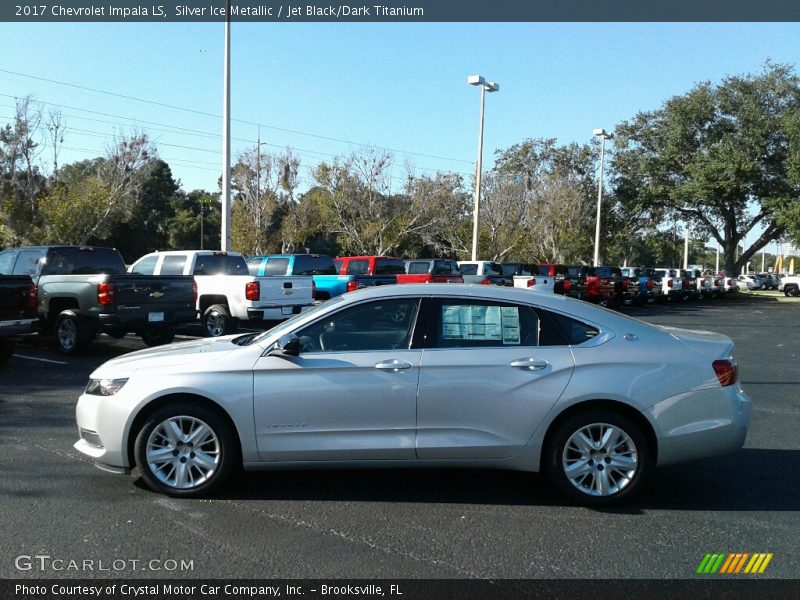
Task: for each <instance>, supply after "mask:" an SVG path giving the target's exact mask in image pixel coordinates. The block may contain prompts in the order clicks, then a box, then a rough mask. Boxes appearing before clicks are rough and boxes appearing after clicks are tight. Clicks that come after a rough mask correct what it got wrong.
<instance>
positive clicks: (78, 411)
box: [74, 389, 131, 472]
mask: <svg viewBox="0 0 800 600" xmlns="http://www.w3.org/2000/svg"><path fill="white" fill-rule="evenodd" d="M124 391H125V390H124V389H123V390H121V391H120V392H119V393H118V394H116V395H114V396H95V395H93V394H83V395H81V397H80V398H79V399H78V404H77V406H76V407H75V419H76V421H77V423H78V435H79V436H80V439H79V440H78V441H77V442H76V443H75V444H74V448H75V449H76V450H77V451H78V452H80V453H81V454H84V455H86V456H88V457H90V458H92V459H93V460H94V462H95V465H96V466H98V467H100V468H102V469H103V470H105V471H109V470H110V471H112V472H126V471H127V470H129V469H130V467H131V465H130V461H129V460H128V450H127V447H126V446H125V443H124V441H125V439H127V435H126V424H127V421H128V416H129V410H130V409H129V407H128V406H127V403H126V402H124V401H123V400H122V398H118V396H119V395H120V394H123V393H124Z"/></svg>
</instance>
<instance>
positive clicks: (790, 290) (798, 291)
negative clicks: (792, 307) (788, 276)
mask: <svg viewBox="0 0 800 600" xmlns="http://www.w3.org/2000/svg"><path fill="white" fill-rule="evenodd" d="M783 294H784V295H785V296H793V297H797V296H800V288H799V287H797V286H796V285H787V286H786V287H785V288H783Z"/></svg>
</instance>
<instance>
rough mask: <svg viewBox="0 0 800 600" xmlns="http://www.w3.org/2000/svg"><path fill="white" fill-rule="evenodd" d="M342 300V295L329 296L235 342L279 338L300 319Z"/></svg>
mask: <svg viewBox="0 0 800 600" xmlns="http://www.w3.org/2000/svg"><path fill="white" fill-rule="evenodd" d="M343 301H344V296H336V297H334V298H331V299H330V300H328V301H326V302H323V303H322V304H317V305H316V306H315V307H314V308H311V309H309V310H306V311H304V312H301V313H300V314H299V315H295V316H293V317H291V318H290V319H287V320H286V321H284V322H283V323H281V324H280V325H276V326H275V327H273V328H272V329H267V330H266V331H265V332H264V333H259V334H257V335H255V336H253V337H252V338H250V339H247V338H245V339H242V340H241V341H238V342H237V343H239V345H241V346H249V345H250V344H253V343H256V344H257V343H259V342H261V341H263V340H265V339H267V338H273V337H274V338H279V337H280V336H282V335H283V334H285V333H288V332H289V331H291V330H292V329H294V328H295V327H296V325H297V323H299V322H301V321H305V320H306V319H307V318H308V317H313V316H314V315H316V314H317V313H318V312H321V311H322V310H323V309H325V310H327V309H328V308H330V307H332V306H334V305H336V304H340V303H341V302H343ZM239 339H240V338H237V340H239Z"/></svg>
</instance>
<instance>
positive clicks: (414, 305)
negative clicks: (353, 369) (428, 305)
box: [297, 298, 419, 353]
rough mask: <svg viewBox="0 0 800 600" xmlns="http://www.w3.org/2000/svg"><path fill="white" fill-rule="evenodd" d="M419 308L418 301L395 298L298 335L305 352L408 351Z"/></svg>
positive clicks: (324, 321)
mask: <svg viewBox="0 0 800 600" xmlns="http://www.w3.org/2000/svg"><path fill="white" fill-rule="evenodd" d="M418 307H419V300H418V299H417V298H392V299H387V300H379V301H376V302H367V303H364V304H359V305H357V306H353V307H350V308H346V309H344V310H341V311H340V312H337V313H335V314H333V315H329V316H327V317H325V318H324V319H322V320H321V321H317V322H316V323H313V324H311V325H309V326H308V327H306V328H304V329H302V330H300V331H298V332H297V336H298V337H299V338H300V344H301V352H303V353H308V352H356V351H367V350H372V351H375V350H395V349H407V348H408V347H409V346H410V345H411V335H412V333H413V328H414V322H415V321H416V316H417V310H418Z"/></svg>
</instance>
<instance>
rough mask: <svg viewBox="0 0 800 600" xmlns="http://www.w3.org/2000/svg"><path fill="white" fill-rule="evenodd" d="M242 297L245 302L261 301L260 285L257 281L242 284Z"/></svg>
mask: <svg viewBox="0 0 800 600" xmlns="http://www.w3.org/2000/svg"><path fill="white" fill-rule="evenodd" d="M244 297H245V298H246V299H247V300H251V301H253V302H257V301H258V300H260V299H261V284H260V283H258V282H257V281H251V282H249V283H246V284H244Z"/></svg>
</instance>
